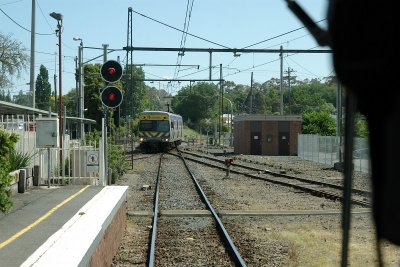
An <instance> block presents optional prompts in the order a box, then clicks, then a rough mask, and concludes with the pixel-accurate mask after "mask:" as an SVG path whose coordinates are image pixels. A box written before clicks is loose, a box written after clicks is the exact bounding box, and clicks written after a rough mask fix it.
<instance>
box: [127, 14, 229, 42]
mask: <svg viewBox="0 0 400 267" xmlns="http://www.w3.org/2000/svg"><path fill="white" fill-rule="evenodd" d="M132 12H134V13H136V14H138V15H140V16H142V17H145V18H147V19H150V20H152V21H154V22H157V23H160V24H162V25H164V26H166V27H168V28H171V29H174V30H177V31H179V32H183V31H182V30H180V29H178V28H176V27H174V26H171V25H168V24H167V23H164V22H161V21H159V20H156V19H154V18H151V17H149V16H146V15H144V14H142V13H140V12H137V11H135V10H132ZM186 34H187V35H189V36H192V37H195V38H197V39H200V40H203V41H205V42H208V43H211V44H215V45H217V46H220V47H223V48H228V49H230V48H229V47H227V46H225V45H222V44H219V43H216V42H213V41H210V40H208V39H206V38H203V37H200V36H198V35H195V34H191V33H189V32H187V33H186Z"/></svg>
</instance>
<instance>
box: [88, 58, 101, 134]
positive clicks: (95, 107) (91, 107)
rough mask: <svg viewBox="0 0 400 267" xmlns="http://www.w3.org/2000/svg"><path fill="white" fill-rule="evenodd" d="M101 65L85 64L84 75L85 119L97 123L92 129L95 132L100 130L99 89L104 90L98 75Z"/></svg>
mask: <svg viewBox="0 0 400 267" xmlns="http://www.w3.org/2000/svg"><path fill="white" fill-rule="evenodd" d="M100 68H101V64H95V65H92V64H85V65H84V67H83V73H84V76H83V77H84V84H85V87H84V94H85V96H84V102H85V103H84V108H85V109H86V108H87V111H86V112H85V118H88V119H92V120H95V121H96V122H97V124H96V125H94V126H93V127H94V128H95V129H97V130H100V129H101V118H102V116H103V114H102V105H101V101H100V91H99V90H100V89H102V88H104V87H105V85H104V81H103V79H102V78H101V75H100Z"/></svg>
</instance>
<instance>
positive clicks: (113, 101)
mask: <svg viewBox="0 0 400 267" xmlns="http://www.w3.org/2000/svg"><path fill="white" fill-rule="evenodd" d="M100 99H101V102H102V103H103V105H104V106H106V107H108V108H116V107H118V106H119V105H121V103H122V99H123V96H122V92H121V90H119V89H118V88H117V87H115V86H108V87H106V88H104V89H103V91H102V92H101V95H100Z"/></svg>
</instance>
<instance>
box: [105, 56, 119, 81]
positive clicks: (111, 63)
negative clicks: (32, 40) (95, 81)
mask: <svg viewBox="0 0 400 267" xmlns="http://www.w3.org/2000/svg"><path fill="white" fill-rule="evenodd" d="M122 72H123V70H122V66H121V64H120V63H119V62H118V61H115V60H108V61H106V62H105V63H104V64H103V65H102V66H101V69H100V74H101V77H102V78H103V79H104V80H105V81H106V82H110V83H115V82H117V81H118V80H119V79H120V78H121V77H122Z"/></svg>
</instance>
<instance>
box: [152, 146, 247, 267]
mask: <svg viewBox="0 0 400 267" xmlns="http://www.w3.org/2000/svg"><path fill="white" fill-rule="evenodd" d="M176 155H177V156H179V157H180V159H181V161H182V162H181V165H180V166H179V167H178V166H175V165H172V164H171V163H168V161H171V160H170V159H168V158H166V155H165V154H160V158H159V166H158V171H157V181H156V186H155V191H154V198H153V199H154V203H153V207H154V208H153V219H152V226H151V233H150V242H149V250H148V259H147V263H148V264H147V266H155V265H158V266H160V263H161V261H162V262H163V264H166V262H168V261H169V260H171V262H176V261H177V259H176V258H174V259H173V260H172V259H171V258H172V257H176V256H172V254H174V253H172V251H174V248H177V247H178V246H180V249H189V250H191V251H196V246H198V245H199V242H200V243H203V246H204V245H205V246H206V247H208V248H204V247H203V251H198V253H193V257H195V258H196V259H179V260H178V262H179V261H182V263H184V262H185V261H189V264H195V265H197V264H199V265H202V264H210V263H212V262H214V263H215V264H216V265H218V266H246V263H245V262H244V260H243V259H242V256H241V255H240V253H239V251H238V250H237V248H236V246H235V245H234V243H233V241H232V239H231V238H230V236H229V234H228V232H227V231H226V229H225V227H224V225H223V223H222V221H221V220H220V218H219V217H218V215H217V212H216V211H215V209H214V208H213V207H212V205H211V204H210V202H209V201H208V199H207V196H206V194H205V193H204V191H203V189H202V188H201V186H200V184H199V183H198V181H197V179H196V177H195V176H194V175H193V173H192V172H191V171H190V169H189V167H188V165H187V164H186V161H185V158H184V157H183V156H182V155H180V153H179V151H178V152H177V154H176ZM171 168H185V169H186V170H187V174H188V176H187V179H184V177H180V178H179V179H169V178H170V177H171V173H172V176H173V172H171V171H170V169H171ZM175 178H176V177H175ZM170 189H172V190H170ZM178 194H180V196H179V198H182V197H183V198H184V201H177V199H178V196H177V195H178ZM169 202H171V203H172V202H174V204H171V203H169ZM177 202H178V203H179V204H176V203H177ZM171 205H172V206H173V208H175V210H181V211H187V210H202V211H205V210H207V211H209V213H211V215H212V216H211V217H212V219H210V218H209V217H207V218H205V217H203V218H197V217H196V218H182V217H179V218H174V219H173V220H169V219H168V218H162V217H160V216H159V214H160V210H163V209H166V210H171ZM193 225H194V226H195V227H194V228H192V226H193ZM196 228H199V230H198V229H196ZM183 233H184V234H183ZM171 235H174V236H175V235H182V238H184V237H185V236H186V238H184V241H183V243H184V244H185V246H183V247H182V246H181V244H178V245H177V244H170V243H169V240H170V239H171V238H169V237H170V236H171ZM191 240H192V241H195V242H191ZM190 244H192V245H194V247H192V248H190V247H189V245H190ZM206 252H210V253H211V254H213V255H210V256H205V255H204V253H206ZM157 259H158V261H157ZM167 265H168V264H167Z"/></svg>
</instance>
